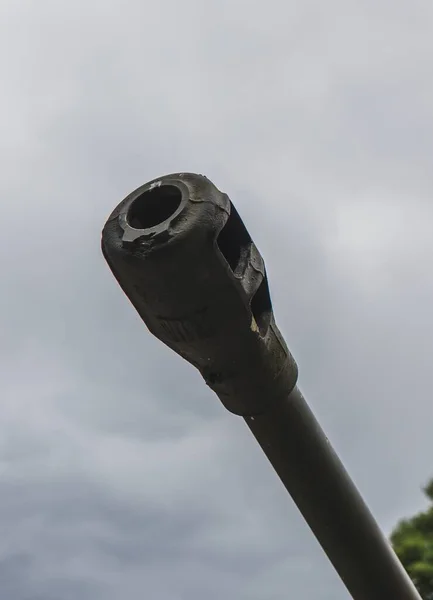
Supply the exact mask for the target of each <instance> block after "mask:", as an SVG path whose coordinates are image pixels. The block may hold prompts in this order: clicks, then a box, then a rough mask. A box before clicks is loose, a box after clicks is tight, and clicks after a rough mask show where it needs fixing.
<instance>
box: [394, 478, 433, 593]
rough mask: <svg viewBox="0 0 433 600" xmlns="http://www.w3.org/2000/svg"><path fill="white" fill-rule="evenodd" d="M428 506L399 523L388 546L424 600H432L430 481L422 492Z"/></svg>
mask: <svg viewBox="0 0 433 600" xmlns="http://www.w3.org/2000/svg"><path fill="white" fill-rule="evenodd" d="M424 493H425V494H426V496H427V498H428V499H429V500H430V501H431V506H430V507H429V508H428V509H427V510H426V511H425V512H420V513H418V514H417V515H415V516H414V517H412V518H411V519H404V520H402V521H400V522H399V523H398V524H397V526H396V527H395V529H394V531H393V532H392V533H391V537H390V539H391V543H392V545H393V547H394V550H395V552H396V553H397V556H398V557H399V559H400V560H401V562H402V563H403V566H404V567H405V569H406V571H407V572H408V574H409V576H410V577H411V579H412V581H413V582H414V584H415V585H416V587H417V588H418V591H419V593H420V594H421V596H422V598H423V600H433V479H432V480H431V481H430V482H429V484H428V485H427V486H426V487H425V488H424Z"/></svg>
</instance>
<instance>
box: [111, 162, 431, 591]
mask: <svg viewBox="0 0 433 600" xmlns="http://www.w3.org/2000/svg"><path fill="white" fill-rule="evenodd" d="M102 251H103V254H104V256H105V258H106V260H107V262H108V265H109V266H110V269H111V270H112V272H113V274H114V276H115V277H116V279H117V281H118V283H119V284H120V286H121V287H122V289H123V291H124V292H125V294H126V295H127V296H128V298H129V299H130V301H131V302H132V304H133V305H134V307H135V308H136V310H137V311H138V313H139V314H140V316H141V317H142V319H143V321H144V322H145V324H146V325H147V327H148V329H149V330H150V331H151V332H152V333H153V334H154V335H155V336H156V337H157V338H158V339H160V340H161V341H162V342H164V343H165V344H167V345H168V346H169V347H170V348H172V349H173V350H174V351H175V352H176V353H178V354H179V355H180V356H182V357H183V358H185V359H186V360H187V361H189V362H190V363H191V364H192V365H194V366H195V367H196V368H197V369H198V370H199V371H200V373H201V374H202V376H203V377H204V379H205V381H206V383H207V384H208V385H209V386H210V387H211V389H213V390H214V391H215V393H216V394H217V395H218V397H219V398H220V400H221V402H222V403H223V404H224V406H225V407H226V408H227V409H228V410H229V411H231V412H232V413H234V414H236V415H240V416H242V417H244V419H245V421H246V423H247V425H248V427H249V428H250V430H251V431H252V433H253V434H254V436H255V437H256V439H257V441H258V442H259V444H260V445H261V447H262V449H263V451H264V452H265V454H266V455H267V457H268V458H269V460H270V462H271V464H272V465H273V467H274V469H275V470H276V472H277V473H278V475H279V477H280V478H281V480H282V482H283V484H284V485H285V487H286V488H287V490H288V492H289V493H290V495H291V496H292V498H293V499H294V501H295V503H296V505H297V506H298V508H299V510H300V511H301V513H302V514H303V516H304V518H305V520H306V521H307V523H308V524H309V526H310V528H311V529H312V531H313V533H314V535H315V536H316V538H317V539H318V541H319V543H320V544H321V546H322V548H323V549H324V551H325V552H326V554H327V556H328V557H329V559H330V561H331V562H332V564H333V565H334V567H335V569H336V570H337V572H338V573H339V575H340V577H341V579H342V581H343V582H344V584H345V585H346V587H347V589H348V591H349V592H350V594H351V595H352V597H353V598H354V599H355V600H391V599H392V600H420V596H419V594H418V593H417V591H416V589H415V587H414V586H413V584H412V582H411V581H410V579H409V577H408V576H407V574H406V572H405V571H404V569H403V567H402V566H401V564H400V562H399V561H398V559H397V557H396V556H395V554H394V552H393V550H392V549H391V547H390V545H389V543H388V541H387V540H386V538H385V537H384V535H383V534H382V532H381V531H380V528H379V527H378V525H377V524H376V522H375V520H374V519H373V517H372V515H371V513H370V511H369V510H368V508H367V506H366V505H365V503H364V501H363V499H362V497H361V496H360V494H359V492H358V491H357V489H356V488H355V486H354V485H353V483H352V481H351V480H350V478H349V476H348V475H347V473H346V471H345V469H344V467H343V466H342V464H341V462H340V460H339V458H338V457H337V456H336V454H335V452H334V451H333V449H332V447H331V446H330V444H329V441H328V440H327V438H326V436H325V435H324V433H323V431H322V429H321V428H320V426H319V424H318V423H317V421H316V419H315V417H314V415H313V414H312V412H311V410H310V409H309V407H308V405H307V404H306V402H305V400H304V398H303V397H302V395H301V393H300V392H299V390H298V388H297V386H296V383H297V376H298V370H297V366H296V363H295V361H294V359H293V357H292V355H291V354H290V352H289V350H288V349H287V346H286V344H285V342H284V340H283V338H282V337H281V334H280V332H279V331H278V328H277V326H276V324H275V320H274V315H273V312H272V305H271V300H270V295H269V287H268V281H267V277H266V270H265V266H264V262H263V259H262V257H261V256H260V253H259V252H258V250H257V248H256V246H255V245H254V243H253V242H252V240H251V237H250V235H249V233H248V232H247V230H246V229H245V226H244V224H243V223H242V220H241V219H240V217H239V215H238V213H237V212H236V210H235V208H234V206H233V204H232V203H231V201H230V199H229V198H228V196H227V195H226V194H223V193H221V192H220V191H219V190H218V189H217V188H216V187H215V186H214V185H213V184H212V183H211V182H210V181H209V180H208V179H207V178H206V177H203V176H201V175H194V174H191V173H178V174H173V175H167V176H165V177H161V178H160V179H156V180H154V181H151V182H149V183H147V184H146V185H144V186H142V187H140V188H139V189H137V190H135V191H134V192H132V194H130V195H129V196H128V197H127V198H125V200H124V201H123V202H121V204H120V205H119V206H118V207H117V208H116V209H115V210H114V211H113V213H112V214H111V215H110V217H109V219H108V221H107V223H106V224H105V227H104V230H103V234H102Z"/></svg>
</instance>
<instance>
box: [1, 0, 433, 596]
mask: <svg viewBox="0 0 433 600" xmlns="http://www.w3.org/2000/svg"><path fill="white" fill-rule="evenodd" d="M0 65H1V66H0V73H1V92H0V131H1V135H0V157H1V163H2V167H1V175H0V192H1V194H0V206H1V222H2V235H1V239H0V267H1V277H2V279H1V281H2V286H1V295H0V310H1V313H0V314H1V317H0V318H1V344H0V356H1V362H0V376H1V387H2V394H1V400H0V425H1V427H0V594H1V596H2V598H4V599H5V600H77V599H79V600H143V599H144V598H146V599H147V598H148V599H149V600H184V599H185V600H202V599H203V598H206V599H209V600H217V599H218V600H220V599H222V598H224V599H230V598H236V600H262V599H266V600H283V599H284V600H286V599H287V598H289V597H290V598H296V599H300V598H302V599H303V598H306V599H310V598H311V599H313V598H314V600H344V599H347V598H348V597H349V596H348V593H347V592H346V590H345V588H344V587H343V585H342V584H341V583H340V581H339V579H338V577H337V575H336V574H335V573H334V571H333V569H332V567H331V566H330V564H329V563H328V561H327V559H326V558H325V557H324V555H323V553H322V551H321V549H320V547H319V545H318V544H317V542H316V541H315V539H314V537H313V535H312V534H311V532H310V531H309V529H308V528H307V526H306V525H305V524H304V522H303V520H302V518H301V517H300V516H299V514H298V511H297V509H296V508H295V507H294V505H293V503H292V501H291V499H290V498H289V497H288V495H287V494H286V492H285V490H284V488H283V486H282V484H281V483H280V482H279V480H278V479H277V477H276V475H275V474H274V472H273V471H272V469H271V467H270V466H269V465H268V463H267V462H266V459H265V457H264V456H263V454H262V452H261V450H260V449H259V448H258V446H257V444H256V442H255V440H254V439H253V438H252V436H251V435H250V433H249V432H248V430H247V427H246V426H245V424H244V422H243V421H242V419H240V418H237V417H235V416H233V415H230V414H229V413H227V412H226V411H225V410H224V409H223V408H222V406H221V405H220V403H219V401H218V399H217V398H216V397H214V396H213V395H212V393H211V392H210V391H209V390H208V389H207V388H206V386H205V384H204V383H203V382H202V380H201V378H200V376H199V374H198V372H196V371H195V370H194V369H193V368H192V367H191V366H189V365H188V364H187V363H184V361H182V359H180V358H179V357H177V356H176V355H175V354H174V353H172V352H171V351H170V350H168V349H167V348H165V347H164V346H163V345H162V344H161V343H160V342H158V341H157V340H156V339H154V338H152V336H151V335H150V334H149V333H148V332H147V329H146V328H145V326H144V325H143V324H142V323H141V321H140V320H139V318H138V316H137V315H136V313H135V311H134V310H133V308H132V306H130V304H129V302H128V301H127V299H126V298H125V297H124V296H123V294H122V292H121V290H120V288H119V287H118V286H117V284H116V282H115V280H114V278H113V276H112V275H111V273H110V272H109V270H108V268H107V266H106V264H105V262H104V260H103V258H102V256H101V252H100V246H99V244H100V231H101V229H102V226H103V224H104V222H105V219H106V218H107V216H108V215H109V213H110V212H111V210H112V209H113V208H114V206H116V205H117V204H118V202H120V200H122V198H123V197H124V196H126V195H127V194H128V193H129V192H130V191H132V190H133V189H135V188H136V187H138V186H139V185H141V184H143V183H145V182H146V181H148V180H150V179H153V178H155V177H158V176H160V175H164V174H166V173H171V172H175V171H183V170H185V171H193V172H198V173H204V174H206V175H207V176H208V177H209V178H210V179H211V180H212V181H214V183H215V184H216V185H217V186H218V187H219V188H220V189H222V190H223V191H225V192H227V193H228V194H229V195H230V197H231V199H232V200H233V202H234V203H235V205H236V206H237V208H238V210H239V212H240V213H241V215H242V217H243V219H244V221H245V223H246V225H247V227H248V229H249V231H250V233H251V235H252V237H253V239H254V240H255V242H256V244H257V245H258V247H259V248H260V250H261V252H262V254H263V256H264V258H265V261H266V264H267V268H268V273H269V278H270V285H271V293H272V298H273V302H274V308H275V313H276V319H277V323H278V325H279V327H280V329H281V331H282V333H283V335H284V337H285V339H286V341H287V343H288V346H289V348H290V349H291V351H292V353H293V354H294V356H295V358H296V360H297V362H298V364H299V369H300V380H299V381H300V387H301V389H302V391H303V392H304V393H305V395H306V398H307V400H308V401H309V403H310V405H311V406H312V408H313V410H314V412H315V413H316V415H317V417H318V418H319V420H320V422H321V424H322V426H323V427H324V429H325V431H326V433H327V434H328V436H329V438H330V440H331V442H332V444H333V445H334V446H335V448H336V450H337V451H338V453H339V454H340V456H341V458H342V460H343V462H344V464H345V465H346V467H347V468H348V470H349V472H350V474H351V475H352V477H353V479H354V480H355V482H356V484H357V485H358V487H359V489H360V490H361V492H362V494H363V495H364V497H365V498H366V500H367V502H368V504H369V506H370V507H371V509H372V511H373V513H374V515H375V516H376V518H377V519H378V521H379V523H380V525H381V526H382V527H383V529H384V530H385V531H386V533H389V531H390V529H391V528H392V527H393V525H394V524H395V522H396V521H397V520H398V519H399V518H400V517H402V516H404V515H410V514H411V513H412V512H414V511H417V510H420V509H422V508H423V507H424V505H425V501H424V498H423V495H422V492H421V489H420V488H421V486H422V485H423V484H424V483H425V482H426V481H427V480H428V478H429V477H430V476H432V475H433V460H432V457H433V435H432V433H431V430H432V421H433V402H432V398H431V394H432V372H433V364H432V355H433V311H432V303H433V270H432V257H433V237H432V223H433V202H432V197H433V169H432V162H433V108H432V107H433V76H432V73H433V5H432V3H431V2H429V1H427V0H424V1H422V0H412V1H411V2H405V1H403V0H394V1H393V2H390V1H389V2H386V1H384V0H364V1H363V2H355V1H351V0H328V1H327V2H321V1H320V0H302V1H301V0H298V1H297V2H296V1H293V0H284V1H283V0H269V1H267V2H258V1H255V0H248V1H247V0H244V1H241V0H230V2H229V1H228V0H218V1H217V0H207V1H206V0H205V1H203V2H200V1H199V0H182V2H180V1H179V2H177V1H176V0H159V1H158V2H156V1H152V2H148V1H146V0H122V1H120V0H75V2H60V1H58V0H39V1H38V2H35V1H33V0H3V2H2V3H1V8H0Z"/></svg>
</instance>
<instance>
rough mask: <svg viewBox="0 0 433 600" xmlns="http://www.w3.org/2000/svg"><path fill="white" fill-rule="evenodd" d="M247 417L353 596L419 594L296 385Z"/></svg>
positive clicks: (374, 599)
mask: <svg viewBox="0 0 433 600" xmlns="http://www.w3.org/2000/svg"><path fill="white" fill-rule="evenodd" d="M269 406H270V408H269V410H268V411H267V412H266V413H264V414H261V415H258V416H254V417H246V418H245V421H246V423H247V425H248V427H249V428H250V430H251V432H252V433H253V435H254V437H255V438H256V440H257V441H258V443H259V444H260V446H261V447H262V449H263V451H264V453H265V454H266V456H267V457H268V459H269V461H270V462H271V464H272V466H273V468H274V469H275V471H276V472H277V474H278V475H279V477H280V479H281V481H282V482H283V484H284V486H285V487H286V489H287V491H288V492H289V494H290V496H291V497H292V499H293V500H294V502H295V504H296V505H297V507H298V509H299V510H300V512H301V513H302V515H303V517H304V518H305V520H306V522H307V523H308V525H309V526H310V528H311V530H312V531H313V533H314V535H315V536H316V538H317V540H318V541H319V543H320V544H321V546H322V548H323V550H324V551H325V553H326V554H327V556H328V558H329V560H330V561H331V563H332V564H333V565H334V567H335V569H336V571H337V572H338V574H339V576H340V577H341V579H342V581H343V582H344V584H345V585H346V587H347V589H348V590H349V592H350V593H351V595H352V597H353V598H354V599H355V600H385V599H386V598H389V599H391V598H393V599H395V600H420V596H419V594H418V592H417V590H416V588H415V587H414V585H413V583H412V581H411V580H410V578H409V576H408V575H407V573H406V571H405V570H404V568H403V567H402V565H401V563H400V561H399V560H398V559H397V557H396V555H395V553H394V551H393V550H392V548H391V546H390V544H389V542H388V540H387V539H386V538H385V536H384V535H383V533H382V531H381V529H380V528H379V526H378V524H377V523H376V521H375V519H374V518H373V516H372V514H371V512H370V510H369V509H368V507H367V505H366V504H365V502H364V500H363V499H362V497H361V495H360V493H359V491H358V490H357V488H356V487H355V485H354V483H353V481H352V480H351V478H350V477H349V475H348V473H347V472H346V470H345V468H344V466H343V464H342V463H341V461H340V459H339V458H338V456H337V454H336V453H335V451H334V450H333V448H332V446H331V444H330V443H329V441H328V439H327V437H326V435H325V434H324V432H323V430H322V428H321V427H320V425H319V423H318V421H317V420H316V418H315V416H314V414H313V413H312V411H311V409H310V408H309V406H308V404H307V402H306V401H305V399H304V397H303V396H302V394H301V392H300V391H299V389H298V387H295V388H294V389H293V391H292V392H291V393H290V394H289V395H288V397H287V400H286V402H279V403H272V402H270V403H269Z"/></svg>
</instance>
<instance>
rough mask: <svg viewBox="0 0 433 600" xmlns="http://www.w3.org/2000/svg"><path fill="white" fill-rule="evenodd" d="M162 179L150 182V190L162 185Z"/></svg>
mask: <svg viewBox="0 0 433 600" xmlns="http://www.w3.org/2000/svg"><path fill="white" fill-rule="evenodd" d="M161 184H162V181H161V180H159V181H154V182H153V183H151V184H150V186H149V190H154V189H155V188H157V187H161Z"/></svg>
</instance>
